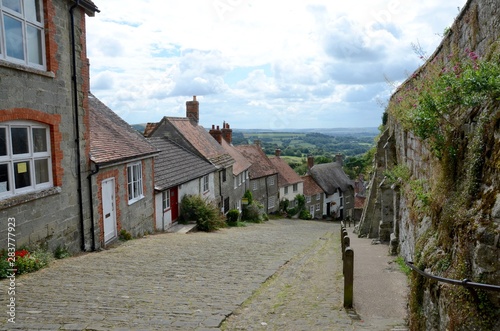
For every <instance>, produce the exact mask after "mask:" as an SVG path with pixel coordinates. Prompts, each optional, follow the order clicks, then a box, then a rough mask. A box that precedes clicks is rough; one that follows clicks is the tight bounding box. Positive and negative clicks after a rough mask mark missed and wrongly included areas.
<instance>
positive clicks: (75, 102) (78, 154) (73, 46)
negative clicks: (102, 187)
mask: <svg viewBox="0 0 500 331" xmlns="http://www.w3.org/2000/svg"><path fill="white" fill-rule="evenodd" d="M79 5H80V0H75V4H74V5H72V6H71V8H70V9H69V14H70V18H71V55H72V66H73V67H72V72H71V76H72V77H71V80H72V81H73V107H74V115H75V134H76V139H75V144H76V157H77V173H78V202H79V212H80V232H81V250H82V251H83V252H85V251H86V249H85V224H84V221H85V220H84V217H83V196H82V166H81V151H80V120H79V119H78V117H79V114H78V82H77V80H76V41H75V15H74V10H75V8H76V7H78V6H79Z"/></svg>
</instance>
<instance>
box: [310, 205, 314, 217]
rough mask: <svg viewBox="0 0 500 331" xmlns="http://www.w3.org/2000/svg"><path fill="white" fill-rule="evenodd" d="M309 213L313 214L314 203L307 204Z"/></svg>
mask: <svg viewBox="0 0 500 331" xmlns="http://www.w3.org/2000/svg"><path fill="white" fill-rule="evenodd" d="M309 214H311V216H314V205H311V206H309Z"/></svg>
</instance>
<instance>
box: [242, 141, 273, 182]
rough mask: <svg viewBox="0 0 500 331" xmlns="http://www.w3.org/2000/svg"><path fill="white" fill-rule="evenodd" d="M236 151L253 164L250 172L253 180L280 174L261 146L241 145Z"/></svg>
mask: <svg viewBox="0 0 500 331" xmlns="http://www.w3.org/2000/svg"><path fill="white" fill-rule="evenodd" d="M236 149H237V150H238V151H239V152H240V153H241V154H243V156H244V157H245V158H246V159H247V160H248V161H249V162H250V163H251V164H252V166H251V167H250V171H249V176H250V178H251V179H255V178H261V177H266V176H271V175H274V174H276V173H277V172H278V170H277V169H276V168H275V167H274V165H273V164H272V163H271V161H270V160H269V158H268V157H267V155H266V154H264V151H263V150H262V148H261V147H260V146H257V145H239V146H236Z"/></svg>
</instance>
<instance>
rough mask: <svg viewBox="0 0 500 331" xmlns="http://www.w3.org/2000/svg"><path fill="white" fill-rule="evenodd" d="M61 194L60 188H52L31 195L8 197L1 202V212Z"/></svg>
mask: <svg viewBox="0 0 500 331" xmlns="http://www.w3.org/2000/svg"><path fill="white" fill-rule="evenodd" d="M59 193H61V188H60V187H51V188H49V189H44V190H39V191H34V192H30V193H25V194H21V195H15V196H12V197H8V198H6V199H4V200H0V210H2V209H7V208H10V207H14V206H17V205H21V204H23V203H28V202H31V201H34V200H37V199H42V198H45V197H49V196H51V195H55V194H59Z"/></svg>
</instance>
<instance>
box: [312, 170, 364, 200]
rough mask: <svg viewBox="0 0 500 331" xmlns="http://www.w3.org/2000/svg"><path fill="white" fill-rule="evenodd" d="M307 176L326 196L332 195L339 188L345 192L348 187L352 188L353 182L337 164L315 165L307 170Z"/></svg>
mask: <svg viewBox="0 0 500 331" xmlns="http://www.w3.org/2000/svg"><path fill="white" fill-rule="evenodd" d="M309 174H310V175H311V176H312V177H313V178H314V180H315V181H316V183H318V185H319V186H320V187H321V188H322V189H323V191H324V192H325V193H327V194H328V195H332V194H334V193H335V192H336V191H337V189H339V188H340V190H341V191H343V192H345V191H347V190H348V188H349V186H350V187H354V182H353V181H352V180H351V179H350V178H349V177H347V175H346V174H345V172H344V170H343V169H342V165H341V164H340V163H337V162H331V163H323V164H317V165H315V166H313V167H312V168H311V169H309Z"/></svg>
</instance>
